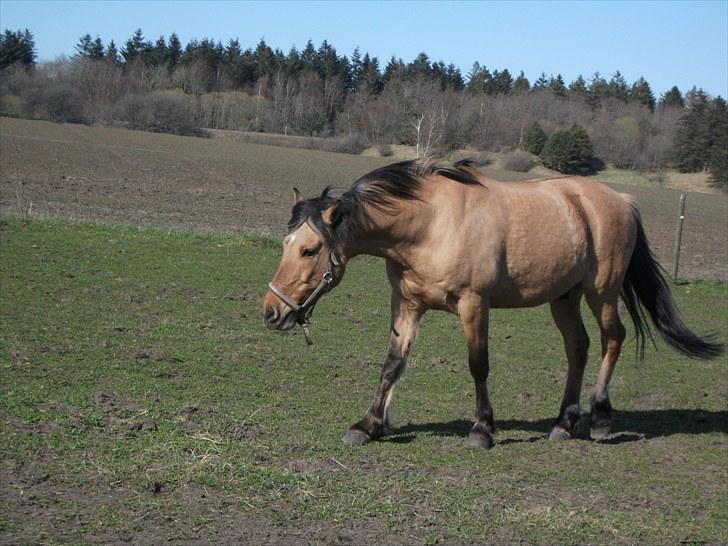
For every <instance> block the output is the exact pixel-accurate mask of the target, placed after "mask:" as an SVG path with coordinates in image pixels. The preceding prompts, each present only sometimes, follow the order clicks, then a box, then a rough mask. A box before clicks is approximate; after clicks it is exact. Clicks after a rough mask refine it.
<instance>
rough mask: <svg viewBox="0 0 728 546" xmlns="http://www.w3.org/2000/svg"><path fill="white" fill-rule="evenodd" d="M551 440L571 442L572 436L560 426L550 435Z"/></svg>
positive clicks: (553, 429)
mask: <svg viewBox="0 0 728 546" xmlns="http://www.w3.org/2000/svg"><path fill="white" fill-rule="evenodd" d="M549 440H571V434H569V431H568V430H566V429H563V428H561V427H560V426H555V427H554V428H552V429H551V432H550V433H549Z"/></svg>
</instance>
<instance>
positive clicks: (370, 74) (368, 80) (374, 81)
mask: <svg viewBox="0 0 728 546" xmlns="http://www.w3.org/2000/svg"><path fill="white" fill-rule="evenodd" d="M383 88H384V85H383V82H382V75H381V73H380V72H379V61H378V60H377V58H376V57H369V53H368V52H367V53H365V54H364V59H362V63H361V72H360V73H359V79H358V81H357V89H367V90H368V91H369V92H370V93H375V94H376V93H381V92H382V89H383Z"/></svg>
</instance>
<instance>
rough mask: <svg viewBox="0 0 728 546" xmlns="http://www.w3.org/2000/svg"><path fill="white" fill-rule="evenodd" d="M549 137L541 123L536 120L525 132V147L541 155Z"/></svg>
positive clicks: (528, 150)
mask: <svg viewBox="0 0 728 546" xmlns="http://www.w3.org/2000/svg"><path fill="white" fill-rule="evenodd" d="M547 140H548V137H547V136H546V133H545V132H544V130H543V128H542V127H541V124H540V123H539V122H538V121H534V122H533V123H532V124H531V125H529V126H528V128H527V129H526V131H525V132H524V133H523V149H524V150H526V151H527V152H530V153H532V154H534V155H541V152H542V151H543V148H544V146H545V145H546V141H547Z"/></svg>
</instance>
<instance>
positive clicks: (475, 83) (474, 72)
mask: <svg viewBox="0 0 728 546" xmlns="http://www.w3.org/2000/svg"><path fill="white" fill-rule="evenodd" d="M491 78H492V76H491V74H490V71H489V70H488V69H487V68H486V67H484V66H480V63H479V62H478V61H475V62H474V63H473V66H472V68H471V69H470V72H469V73H468V83H467V85H466V89H467V90H468V91H469V92H470V93H473V94H474V95H480V94H484V93H487V92H488V90H489V89H490V85H491Z"/></svg>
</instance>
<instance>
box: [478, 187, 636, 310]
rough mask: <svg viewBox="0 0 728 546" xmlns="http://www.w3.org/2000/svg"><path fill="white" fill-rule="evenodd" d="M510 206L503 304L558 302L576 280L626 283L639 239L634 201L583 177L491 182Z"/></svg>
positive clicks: (590, 285)
mask: <svg viewBox="0 0 728 546" xmlns="http://www.w3.org/2000/svg"><path fill="white" fill-rule="evenodd" d="M489 187H490V188H491V190H492V194H493V195H492V198H491V199H492V200H493V201H498V202H499V205H498V206H499V207H500V208H502V209H505V210H506V211H507V213H506V214H505V216H504V217H505V219H506V222H507V229H506V231H505V233H506V240H505V245H504V249H505V256H504V261H503V267H502V268H501V278H500V279H499V285H500V286H499V287H496V289H495V290H494V293H495V295H496V297H495V300H496V301H495V303H496V304H498V303H499V302H500V303H502V306H504V307H510V306H521V305H532V304H536V303H544V302H546V301H551V300H552V299H554V298H555V297H558V296H560V295H562V294H563V293H565V292H567V291H568V290H570V289H571V288H572V287H573V286H575V285H576V284H580V283H581V284H584V285H585V288H586V289H591V290H598V291H601V290H603V289H606V288H610V287H612V286H617V285H621V282H622V279H623V276H624V272H625V271H626V267H627V265H628V264H629V259H630V257H631V253H632V248H633V245H634V238H635V220H634V203H633V200H632V199H631V198H630V197H629V196H626V195H624V194H619V193H618V192H616V191H614V190H612V189H611V188H609V187H607V186H605V185H603V184H600V183H598V182H594V181H592V180H590V179H586V178H581V177H559V178H552V179H543V180H536V181H531V182H522V183H515V184H502V183H497V184H489Z"/></svg>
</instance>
